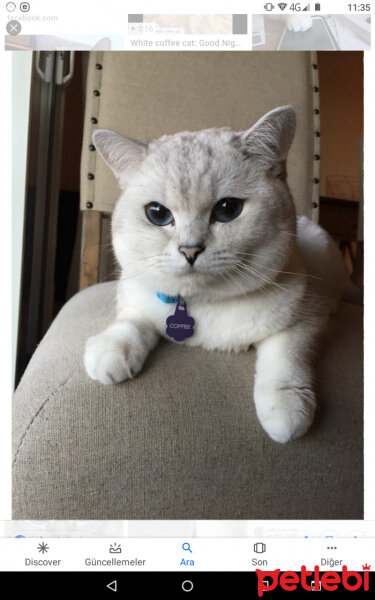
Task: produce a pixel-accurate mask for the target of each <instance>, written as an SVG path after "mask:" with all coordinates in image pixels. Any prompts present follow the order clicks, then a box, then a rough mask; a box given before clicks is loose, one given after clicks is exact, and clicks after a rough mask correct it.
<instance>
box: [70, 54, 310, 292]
mask: <svg viewBox="0 0 375 600" xmlns="http://www.w3.org/2000/svg"><path fill="white" fill-rule="evenodd" d="M86 92H87V93H86V109H85V124H84V136H83V148H82V162H81V210H82V211H84V214H83V223H84V230H83V243H82V264H81V283H80V286H81V288H82V287H87V286H88V285H92V284H93V283H96V282H97V281H98V280H99V256H100V250H99V247H100V239H101V233H100V225H101V218H102V214H103V213H111V212H112V210H113V208H114V205H115V203H116V200H117V198H118V196H119V189H118V186H117V182H116V180H115V178H114V176H113V175H112V173H111V171H110V170H109V169H108V167H107V166H106V165H105V164H104V162H103V161H102V160H101V159H100V158H99V157H98V156H97V153H96V152H95V149H94V147H93V146H92V141H91V135H92V132H93V130H94V129H96V128H104V129H113V130H115V131H119V132H120V133H122V134H123V135H126V136H128V137H130V138H133V139H137V140H140V141H148V140H150V139H153V138H157V137H159V136H160V135H162V134H166V133H174V132H177V131H182V130H198V129H204V128H208V127H220V126H230V127H232V128H234V129H237V130H241V129H247V128H248V127H250V126H251V125H252V124H253V123H254V122H255V121H256V120H257V119H258V118H259V117H261V116H262V115H263V114H264V113H266V112H267V111H268V110H271V109H272V108H275V107H277V106H280V105H283V104H292V105H293V106H294V108H295V110H296V113H297V133H296V137H295V140H294V142H293V146H292V149H291V151H290V155H289V159H288V173H289V184H290V187H291V190H292V193H293V197H294V201H295V204H296V207H297V212H298V213H299V214H305V215H307V216H309V217H310V218H313V219H315V220H317V218H318V205H319V191H318V185H317V184H318V182H319V160H318V159H317V157H318V156H319V137H318V136H319V94H318V85H317V69H316V57H315V55H314V54H313V53H311V52H235V51H229V52H228V51H227V52H203V51H202V52H178V51H177V52H168V51H167V52H137V51H136V52H91V53H90V58H89V66H88V77H87V90H86ZM314 157H315V160H314Z"/></svg>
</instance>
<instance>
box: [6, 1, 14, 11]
mask: <svg viewBox="0 0 375 600" xmlns="http://www.w3.org/2000/svg"><path fill="white" fill-rule="evenodd" d="M6 9H7V11H8V12H13V11H14V10H16V5H15V4H14V2H8V3H7V5H6Z"/></svg>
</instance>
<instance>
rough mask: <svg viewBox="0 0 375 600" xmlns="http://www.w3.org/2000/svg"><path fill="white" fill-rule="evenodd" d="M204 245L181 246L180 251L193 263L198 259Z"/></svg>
mask: <svg viewBox="0 0 375 600" xmlns="http://www.w3.org/2000/svg"><path fill="white" fill-rule="evenodd" d="M203 250H204V246H180V247H179V251H180V252H181V254H183V255H184V256H185V258H186V260H187V261H188V263H190V264H191V265H193V264H194V263H195V261H196V260H197V256H198V254H200V253H201V252H203Z"/></svg>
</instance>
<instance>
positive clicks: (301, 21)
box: [286, 15, 313, 32]
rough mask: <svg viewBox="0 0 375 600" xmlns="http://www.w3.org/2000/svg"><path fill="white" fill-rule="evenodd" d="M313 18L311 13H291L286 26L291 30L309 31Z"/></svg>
mask: <svg viewBox="0 0 375 600" xmlns="http://www.w3.org/2000/svg"><path fill="white" fill-rule="evenodd" d="M312 24H313V22H312V18H311V17H310V15H289V16H288V17H287V21H286V26H287V27H288V29H289V30H290V31H295V32H297V31H307V30H308V29H311V27H312Z"/></svg>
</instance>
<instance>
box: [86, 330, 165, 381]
mask: <svg viewBox="0 0 375 600" xmlns="http://www.w3.org/2000/svg"><path fill="white" fill-rule="evenodd" d="M158 339H159V333H158V332H157V330H156V329H155V327H154V326H153V325H152V324H151V323H150V322H149V321H146V320H145V321H143V320H140V319H137V320H121V321H116V322H115V323H113V324H112V325H110V326H109V327H108V328H107V329H105V330H104V331H103V332H102V333H99V334H98V335H94V336H93V337H91V338H89V339H88V340H87V342H86V348H85V354H84V365H85V368H86V371H87V374H88V375H89V376H90V377H91V379H94V380H96V381H100V383H105V384H108V383H120V381H124V380H125V379H129V378H132V377H134V376H135V375H136V374H137V373H139V371H140V370H141V368H142V365H143V363H144V361H145V360H146V357H147V355H148V354H149V353H150V351H151V350H152V349H153V348H154V347H155V346H156V344H157V341H158Z"/></svg>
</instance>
